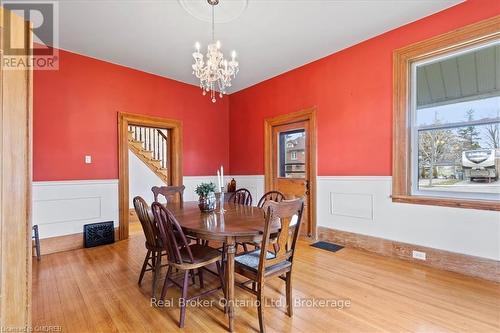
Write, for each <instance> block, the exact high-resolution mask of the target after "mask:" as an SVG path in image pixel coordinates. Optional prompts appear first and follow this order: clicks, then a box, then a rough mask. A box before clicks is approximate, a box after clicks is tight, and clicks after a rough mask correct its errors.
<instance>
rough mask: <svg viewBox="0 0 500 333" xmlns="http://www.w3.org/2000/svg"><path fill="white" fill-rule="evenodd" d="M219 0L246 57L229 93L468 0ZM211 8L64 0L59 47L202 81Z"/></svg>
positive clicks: (225, 36) (227, 40)
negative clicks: (198, 62)
mask: <svg viewBox="0 0 500 333" xmlns="http://www.w3.org/2000/svg"><path fill="white" fill-rule="evenodd" d="M220 1H221V4H220V5H219V6H220V7H218V8H217V9H216V12H215V15H216V20H218V21H220V22H219V23H217V24H216V27H215V35H216V38H217V39H219V40H221V42H222V51H223V52H224V54H225V55H226V57H229V54H230V51H231V50H233V49H234V50H236V51H237V53H238V60H239V62H240V72H239V74H238V76H237V77H236V79H234V80H233V87H232V88H231V89H229V92H235V91H238V90H241V89H244V88H246V87H249V86H251V85H254V84H256V83H258V82H261V81H264V80H266V79H268V78H271V77H273V76H276V75H278V74H281V73H283V72H286V71H288V70H290V69H293V68H296V67H298V66H301V65H304V64H306V63H308V62H311V61H314V60H316V59H319V58H322V57H324V56H326V55H329V54H331V53H334V52H336V51H339V50H341V49H344V48H346V47H348V46H351V45H354V44H356V43H359V42H361V41H363V40H366V39H368V38H370V37H373V36H376V35H379V34H381V33H383V32H386V31H389V30H391V29H394V28H396V27H398V26H401V25H404V24H406V23H409V22H412V21H415V20H417V19H420V18H422V17H425V16H428V15H430V14H432V13H435V12H438V11H441V10H443V9H445V8H447V7H450V6H453V5H455V4H457V3H459V2H461V1H459V0H363V1H357V0H351V1H338V0H322V1H319V0H309V1H306V0H296V1H294V0H289V1H285V0H248V1H244V0H220ZM225 2H226V3H225ZM224 3H225V4H224ZM209 10H210V8H209V6H208V4H207V3H206V2H205V1H204V0H180V1H179V0H142V1H139V0H134V1H133V0H121V1H117V0H115V1H106V0H104V1H103V0H94V1H92V0H87V1H75V0H61V1H60V5H59V41H58V44H57V45H55V46H56V47H59V48H62V49H65V50H69V51H72V52H76V53H79V54H83V55H87V56H91V57H94V58H98V59H102V60H105V61H109V62H112V63H116V64H120V65H124V66H128V67H132V68H136V69H139V70H142V71H145V72H150V73H154V74H157V75H161V76H165V77H168V78H172V79H175V80H178V81H182V82H186V83H190V84H196V85H197V84H198V83H197V81H196V79H195V78H194V76H193V75H192V73H191V64H192V57H191V53H192V52H193V50H194V43H195V42H196V41H199V42H200V43H201V44H202V46H203V47H206V45H207V42H209V41H210V23H209V22H208V21H207V19H208V18H209V17H210V16H209V14H210V11H209Z"/></svg>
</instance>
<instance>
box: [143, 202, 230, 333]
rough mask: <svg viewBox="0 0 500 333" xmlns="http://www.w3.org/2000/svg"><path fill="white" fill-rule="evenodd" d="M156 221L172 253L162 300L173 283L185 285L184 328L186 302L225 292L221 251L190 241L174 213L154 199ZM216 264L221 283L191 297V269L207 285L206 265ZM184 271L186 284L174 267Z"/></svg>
mask: <svg viewBox="0 0 500 333" xmlns="http://www.w3.org/2000/svg"><path fill="white" fill-rule="evenodd" d="M151 208H152V210H153V214H154V218H155V221H156V223H157V225H158V229H159V230H160V236H161V240H162V242H163V244H166V248H167V253H168V256H167V257H168V264H169V265H168V271H167V276H166V278H165V282H164V284H163V288H162V291H161V297H160V299H161V300H163V299H164V298H165V296H166V294H167V290H168V287H169V286H170V285H172V284H174V285H176V286H178V287H180V288H181V294H182V296H181V300H182V302H180V304H181V312H180V319H179V327H181V328H182V327H184V322H185V317H186V303H187V301H189V300H191V299H197V298H199V297H201V296H205V295H208V294H210V293H213V292H215V291H217V290H219V289H222V290H223V291H224V280H223V274H222V269H221V260H222V255H221V253H220V252H219V251H218V250H216V249H214V248H212V247H209V246H206V245H202V244H198V243H196V244H190V243H189V242H188V239H187V238H186V236H185V235H184V232H183V231H182V228H181V226H180V224H179V222H178V221H177V219H176V218H175V217H174V216H173V215H172V213H171V212H170V211H169V210H168V209H167V208H166V207H165V206H164V205H162V204H160V203H158V202H154V203H153V204H152V206H151ZM213 263H215V265H216V267H217V273H218V274H217V276H218V277H219V281H220V286H219V287H216V288H213V289H210V290H207V291H204V292H202V293H200V294H198V295H195V296H191V297H189V298H188V297H187V290H188V280H189V274H190V272H191V273H192V274H193V275H194V274H196V275H198V277H199V279H200V287H201V288H203V287H204V283H203V269H204V268H206V266H208V265H210V264H213ZM174 268H175V269H177V270H181V271H184V278H183V282H182V285H180V284H178V283H177V282H176V281H175V280H173V278H172V269H174Z"/></svg>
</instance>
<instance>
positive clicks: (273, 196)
mask: <svg viewBox="0 0 500 333" xmlns="http://www.w3.org/2000/svg"><path fill="white" fill-rule="evenodd" d="M283 200H285V195H284V194H283V193H281V192H280V191H269V192H267V193H265V194H264V195H263V196H262V197H261V198H260V200H259V203H258V204H257V207H259V208H262V209H264V210H266V209H267V205H268V203H269V202H281V201H283ZM271 242H272V243H273V247H274V252H276V251H277V243H276V235H274V234H271ZM252 245H254V246H255V248H257V247H259V245H258V244H254V243H252ZM245 251H247V250H246V249H245Z"/></svg>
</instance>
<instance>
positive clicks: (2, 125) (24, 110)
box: [0, 7, 32, 331]
mask: <svg viewBox="0 0 500 333" xmlns="http://www.w3.org/2000/svg"><path fill="white" fill-rule="evenodd" d="M7 13H8V12H7V11H5V10H4V9H3V8H2V7H0V48H1V51H2V52H0V67H1V68H0V113H1V116H0V133H1V135H0V155H1V157H2V159H1V165H0V191H1V193H0V294H1V297H0V327H1V328H2V329H5V330H6V331H7V330H9V329H13V330H21V329H23V328H28V327H29V326H30V325H31V306H30V304H31V298H30V297H31V296H30V293H31V82H32V77H31V75H32V74H31V70H30V68H27V67H24V66H23V67H21V68H16V69H12V68H10V69H7V68H6V67H4V66H5V63H4V60H5V58H4V54H5V52H4V48H5V46H6V44H5V40H6V38H10V42H11V45H23V46H24V47H25V52H23V54H25V55H19V56H16V59H17V60H21V61H23V62H24V63H27V62H28V61H27V56H26V54H28V50H29V49H30V48H31V33H30V30H29V25H28V23H27V22H25V21H24V20H23V19H22V18H21V17H19V16H17V15H15V14H13V13H10V12H9V13H8V14H10V15H11V16H10V25H9V26H8V27H7V26H5V25H4V24H5V21H4V20H3V18H4V14H7Z"/></svg>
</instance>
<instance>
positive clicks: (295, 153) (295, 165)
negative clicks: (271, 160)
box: [278, 129, 306, 178]
mask: <svg viewBox="0 0 500 333" xmlns="http://www.w3.org/2000/svg"><path fill="white" fill-rule="evenodd" d="M305 139H306V133H305V131H304V130H303V129H300V130H293V131H288V132H281V133H279V156H278V161H279V173H278V176H279V177H282V178H305V177H306V173H305V162H306V161H305V156H306V154H305V141H306V140H305Z"/></svg>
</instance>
